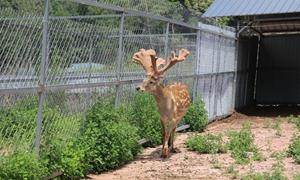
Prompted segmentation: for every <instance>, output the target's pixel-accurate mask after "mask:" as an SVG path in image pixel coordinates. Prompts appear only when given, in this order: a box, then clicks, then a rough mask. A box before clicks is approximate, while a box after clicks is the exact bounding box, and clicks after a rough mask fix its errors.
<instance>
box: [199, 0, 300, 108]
mask: <svg viewBox="0 0 300 180" xmlns="http://www.w3.org/2000/svg"><path fill="white" fill-rule="evenodd" d="M224 16H227V17H235V19H237V20H238V27H237V38H238V43H237V46H238V49H237V50H238V58H237V81H236V101H235V104H236V108H242V107H245V106H248V105H253V104H255V105H262V106H270V105H271V106H283V105H289V106H290V105H296V106H298V105H299V104H300V0H215V1H214V2H213V4H212V5H211V6H210V7H209V8H208V10H207V11H206V12H205V13H204V14H203V17H205V18H216V17H224Z"/></svg>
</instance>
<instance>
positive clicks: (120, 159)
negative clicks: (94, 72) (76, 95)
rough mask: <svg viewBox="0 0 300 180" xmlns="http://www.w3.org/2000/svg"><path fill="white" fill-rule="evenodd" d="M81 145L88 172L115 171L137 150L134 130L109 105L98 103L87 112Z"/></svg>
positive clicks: (137, 145)
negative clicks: (113, 169)
mask: <svg viewBox="0 0 300 180" xmlns="http://www.w3.org/2000/svg"><path fill="white" fill-rule="evenodd" d="M83 131H84V132H83V137H82V139H81V143H82V145H83V148H84V149H85V162H86V163H87V165H88V170H89V171H94V172H100V171H104V170H107V169H112V168H116V167H118V166H120V165H122V164H124V163H125V162H127V161H129V160H132V159H133V158H134V156H135V155H136V154H137V153H138V152H139V151H140V145H139V144H138V140H139V139H140V137H139V136H138V130H137V128H135V127H133V126H132V125H131V124H130V123H129V122H128V120H127V119H126V116H124V115H123V114H121V113H119V111H118V110H115V109H114V107H113V105H112V104H111V103H109V102H105V101H102V102H97V103H96V104H95V105H93V107H92V108H91V109H90V110H89V112H88V114H87V119H86V122H85V127H84V130H83Z"/></svg>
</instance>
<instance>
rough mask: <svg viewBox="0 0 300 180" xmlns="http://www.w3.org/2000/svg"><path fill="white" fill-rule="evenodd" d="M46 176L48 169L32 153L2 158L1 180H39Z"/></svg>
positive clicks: (0, 160) (0, 158)
mask: <svg viewBox="0 0 300 180" xmlns="http://www.w3.org/2000/svg"><path fill="white" fill-rule="evenodd" d="M46 174H47V168H46V167H44V166H43V165H42V163H41V162H40V161H39V160H38V159H36V157H35V155H34V154H32V153H29V152H23V153H21V152H20V153H15V154H12V155H9V156H0V179H28V180H31V179H32V180H35V179H36V180H39V179H42V178H43V177H45V175H46Z"/></svg>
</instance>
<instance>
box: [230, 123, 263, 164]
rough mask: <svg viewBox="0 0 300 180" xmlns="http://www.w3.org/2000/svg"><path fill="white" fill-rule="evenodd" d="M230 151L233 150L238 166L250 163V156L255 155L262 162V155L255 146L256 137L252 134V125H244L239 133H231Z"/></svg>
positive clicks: (232, 154) (232, 153)
mask: <svg viewBox="0 0 300 180" xmlns="http://www.w3.org/2000/svg"><path fill="white" fill-rule="evenodd" d="M227 146H228V149H229V150H231V156H232V157H233V158H234V159H235V161H236V162H237V163H238V164H247V163H249V161H250V154H251V153H252V154H253V157H254V159H255V160H262V159H263V157H262V155H261V154H260V153H259V152H258V150H257V148H256V146H255V145H254V137H253V134H252V133H251V124H250V123H245V124H243V128H242V129H241V130H240V131H239V132H235V131H233V132H230V133H229V143H228V144H227Z"/></svg>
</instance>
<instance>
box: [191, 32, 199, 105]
mask: <svg viewBox="0 0 300 180" xmlns="http://www.w3.org/2000/svg"><path fill="white" fill-rule="evenodd" d="M200 51H201V31H200V29H198V30H197V39H196V63H195V71H194V83H193V101H194V100H195V99H196V97H197V96H198V93H197V87H198V74H199V67H198V66H199V65H200Z"/></svg>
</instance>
